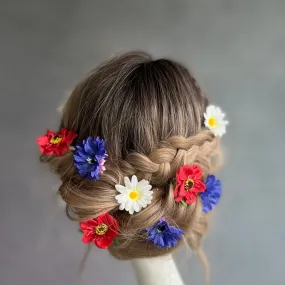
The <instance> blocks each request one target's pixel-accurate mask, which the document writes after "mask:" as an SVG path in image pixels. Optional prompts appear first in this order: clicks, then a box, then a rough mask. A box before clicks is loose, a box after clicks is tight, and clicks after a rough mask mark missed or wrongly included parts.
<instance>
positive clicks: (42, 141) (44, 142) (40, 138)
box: [37, 136, 49, 146]
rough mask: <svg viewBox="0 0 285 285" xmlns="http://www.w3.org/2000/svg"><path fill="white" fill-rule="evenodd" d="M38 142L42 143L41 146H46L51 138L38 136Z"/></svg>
mask: <svg viewBox="0 0 285 285" xmlns="http://www.w3.org/2000/svg"><path fill="white" fill-rule="evenodd" d="M37 143H38V144H39V145H40V146H44V145H46V144H48V143H49V140H48V138H47V137H46V136H42V137H38V138H37Z"/></svg>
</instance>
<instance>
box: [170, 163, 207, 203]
mask: <svg viewBox="0 0 285 285" xmlns="http://www.w3.org/2000/svg"><path fill="white" fill-rule="evenodd" d="M201 179H202V169H201V167H200V166H198V165H196V164H192V165H184V166H182V167H180V168H179V170H178V172H177V173H176V187H175V190H174V200H175V201H176V202H181V201H182V202H185V203H187V204H192V203H195V202H196V197H197V194H198V193H200V192H204V191H205V190H206V185H205V184H204V183H203V182H202V181H201Z"/></svg>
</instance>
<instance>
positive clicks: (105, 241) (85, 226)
mask: <svg viewBox="0 0 285 285" xmlns="http://www.w3.org/2000/svg"><path fill="white" fill-rule="evenodd" d="M80 229H81V231H82V232H83V237H82V241H83V243H90V242H93V243H94V244H95V245H96V246H97V247H99V248H102V249H106V248H108V247H109V246H110V245H111V244H113V243H117V242H118V241H117V239H116V237H117V236H118V231H119V222H118V221H117V220H116V219H115V218H114V217H112V216H111V215H110V214H109V213H105V214H103V215H101V216H99V217H97V218H96V219H93V220H88V221H85V222H81V223H80Z"/></svg>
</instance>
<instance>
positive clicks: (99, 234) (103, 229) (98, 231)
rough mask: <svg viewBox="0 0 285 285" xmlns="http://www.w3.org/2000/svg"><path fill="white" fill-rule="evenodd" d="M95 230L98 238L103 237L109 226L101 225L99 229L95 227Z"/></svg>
mask: <svg viewBox="0 0 285 285" xmlns="http://www.w3.org/2000/svg"><path fill="white" fill-rule="evenodd" d="M95 229H96V234H97V235H98V236H102V235H104V234H105V233H106V232H107V230H108V226H107V225H105V224H100V225H98V226H97V227H95Z"/></svg>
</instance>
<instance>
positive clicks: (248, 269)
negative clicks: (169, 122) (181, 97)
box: [0, 0, 285, 285]
mask: <svg viewBox="0 0 285 285" xmlns="http://www.w3.org/2000/svg"><path fill="white" fill-rule="evenodd" d="M0 29H1V40H0V42H1V44H0V49H1V50H0V51H1V52H0V75H1V76H0V96H1V101H0V102H1V103H0V126H1V135H0V136H1V139H0V147H1V148H0V149H1V162H2V163H1V164H0V170H1V171H0V173H1V174H0V175H1V180H0V186H1V192H0V193H1V199H0V206H1V207H0V211H1V212H0V214H1V221H0V223H1V224H0V226H1V235H0V239H1V242H0V284H1V285H18V284H21V285H26V284H27V285H34V284H41V285H50V284H61V285H64V284H68V285H75V284H84V285H89V284H90V285H91V284H92V285H94V284H95V285H110V284H135V278H134V274H133V272H132V268H131V265H130V263H129V262H119V261H116V260H114V259H113V258H111V257H110V256H109V255H108V253H107V252H105V251H102V250H99V249H95V248H94V250H93V252H92V254H91V257H90V259H89V261H88V263H87V266H86V269H85V271H84V274H83V277H82V279H81V281H80V280H79V279H78V273H77V269H78V266H79V263H80V260H81V258H82V255H83V252H84V245H83V244H82V243H81V242H80V238H81V237H80V235H79V234H78V233H77V227H76V225H75V224H74V223H72V222H70V221H69V220H68V219H67V218H66V217H65V216H64V213H63V211H62V210H60V209H59V208H58V206H57V204H56V201H55V198H54V196H53V193H54V191H55V190H54V189H55V185H56V183H57V180H56V177H54V176H52V175H51V174H50V173H48V172H47V170H46V168H45V167H43V166H40V165H39V163H38V162H37V156H38V150H37V146H36V144H35V138H36V137H37V136H38V135H41V134H42V133H43V132H44V130H45V129H46V128H47V127H50V128H55V127H56V126H57V124H58V118H59V115H58V114H57V112H56V107H57V106H58V105H59V104H60V103H61V102H63V99H64V96H65V95H64V94H65V93H66V92H67V91H68V90H69V89H70V88H71V87H72V86H73V85H74V84H75V83H76V82H77V81H78V80H79V79H80V78H81V77H82V76H83V75H84V73H85V72H86V71H88V70H89V69H90V68H91V67H93V66H94V65H96V64H97V63H98V62H99V61H101V60H102V59H105V58H106V57H108V56H110V55H111V54H113V53H115V52H119V51H125V50H131V49H142V50H146V51H149V52H151V53H152V54H154V55H155V56H160V57H161V56H167V57H172V58H175V59H178V60H180V61H183V62H184V63H185V64H186V65H187V66H189V67H190V68H191V69H192V70H194V73H195V74H196V76H197V78H198V80H199V82H200V84H201V85H202V87H203V88H204V90H205V91H206V92H207V94H208V95H209V97H210V99H211V100H212V102H214V103H216V104H218V105H220V106H222V108H223V109H224V110H226V112H227V115H228V119H229V120H230V121H231V125H230V127H229V128H228V134H227V135H226V136H225V137H224V139H223V144H224V149H225V153H226V158H227V161H226V162H227V164H226V166H225V168H224V169H223V171H222V172H221V178H222V180H223V184H224V196H223V199H222V202H221V204H220V206H219V207H218V209H217V211H216V215H215V218H214V221H213V228H212V232H211V234H210V237H209V238H208V239H207V241H206V244H205V249H206V252H207V254H208V257H209V260H210V262H211V266H212V284H215V285H221V284H231V285H240V284H259V285H265V284H285V277H284V267H285V260H284V256H285V247H284V240H285V226H284V215H285V208H284V199H285V194H284V193H285V192H284V191H285V189H284V184H283V181H284V160H285V152H284V136H285V135H284V133H285V127H284V125H285V115H284V107H285V106H284V105H285V94H284V91H285V53H284V51H285V1H284V0H270V1H269V0H239V1H233V0H228V1H227V0H199V1H194V0H191V1H189V0H188V1H186V0H185V1H171V0H168V1H167V0H165V1H162V0H152V1H149V0H145V1H135V0H129V1H123V0H122V1H115V0H113V1H91V0H90V1H78V0H68V1H67V0H61V1H44V0H26V1H14V0H10V1H8V0H6V1H5V0H1V1H0ZM177 260H178V266H179V269H180V270H181V273H182V275H183V278H184V279H185V280H186V284H202V282H203V270H202V267H201V264H200V263H199V261H198V259H197V258H196V257H193V256H192V257H191V259H189V255H188V254H185V252H184V251H183V250H179V251H178V253H177ZM80 282H81V283H80Z"/></svg>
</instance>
